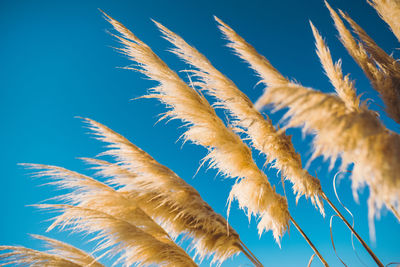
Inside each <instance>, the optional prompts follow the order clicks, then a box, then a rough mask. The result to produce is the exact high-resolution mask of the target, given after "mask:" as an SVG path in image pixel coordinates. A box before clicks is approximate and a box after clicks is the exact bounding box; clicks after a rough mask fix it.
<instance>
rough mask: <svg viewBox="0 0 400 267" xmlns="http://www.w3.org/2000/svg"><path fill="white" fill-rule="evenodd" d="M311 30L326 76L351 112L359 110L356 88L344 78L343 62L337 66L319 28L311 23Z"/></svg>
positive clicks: (347, 78) (347, 77) (337, 63)
mask: <svg viewBox="0 0 400 267" xmlns="http://www.w3.org/2000/svg"><path fill="white" fill-rule="evenodd" d="M310 25H311V29H312V32H313V35H314V38H315V45H316V47H317V55H318V57H319V59H320V61H321V64H322V67H323V68H324V70H325V74H326V76H327V77H328V78H329V80H330V82H331V83H332V85H333V87H334V88H335V91H336V93H337V95H338V96H339V97H340V98H341V99H342V100H343V102H344V103H345V104H346V107H347V108H348V109H350V110H353V109H358V107H359V105H360V103H359V99H358V98H357V95H356V89H355V88H354V82H353V81H351V80H350V79H349V76H348V75H346V76H344V77H343V73H342V66H341V61H340V60H339V61H338V62H336V63H335V64H334V63H333V61H332V57H331V52H330V51H329V48H328V46H327V45H326V44H325V41H324V40H323V39H322V37H321V35H320V34H319V32H318V30H317V28H315V26H314V25H313V24H312V22H311V21H310Z"/></svg>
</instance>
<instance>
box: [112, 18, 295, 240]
mask: <svg viewBox="0 0 400 267" xmlns="http://www.w3.org/2000/svg"><path fill="white" fill-rule="evenodd" d="M106 16H107V15H106ZM107 19H108V21H109V22H110V23H111V24H112V25H113V26H114V28H115V29H116V30H117V31H118V32H119V33H120V34H121V35H122V37H119V36H117V38H118V39H119V40H120V41H121V43H122V45H123V48H121V49H120V51H121V52H122V53H123V54H125V55H127V56H128V57H129V58H130V59H131V60H133V61H135V62H137V63H139V64H141V65H140V67H141V69H140V70H139V71H141V72H142V73H144V74H145V75H146V76H147V77H149V78H151V79H153V80H156V81H158V82H159V83H160V85H159V86H157V87H155V88H153V89H152V90H151V92H152V93H151V94H150V95H148V96H147V97H152V98H157V99H159V100H160V101H161V102H162V103H164V104H166V105H167V106H168V107H169V108H170V110H169V111H168V112H167V113H166V114H165V117H170V118H172V119H180V120H181V121H183V122H184V123H185V125H186V126H187V127H188V130H187V131H186V132H185V133H184V135H183V137H184V139H185V140H191V141H192V142H193V143H195V144H199V145H202V146H204V147H207V148H208V150H209V154H208V155H207V156H206V157H205V158H204V160H205V161H207V160H210V164H209V166H210V167H213V168H217V169H219V171H220V172H222V173H223V174H224V175H225V176H227V177H232V178H236V179H237V182H236V183H235V185H234V186H233V188H232V190H231V193H230V196H229V199H228V201H229V203H231V201H232V200H234V199H237V200H238V202H239V207H240V208H241V209H247V213H248V216H249V217H251V216H252V215H253V214H254V215H256V216H260V217H262V218H261V220H260V223H259V224H258V230H259V233H260V234H262V232H263V231H264V230H272V231H273V234H274V237H275V239H276V240H277V242H279V238H280V237H281V236H282V235H283V233H284V232H285V231H286V230H287V228H288V222H289V219H290V218H289V212H288V208H287V202H286V199H285V198H284V197H282V196H280V195H279V194H277V193H276V192H275V190H274V189H273V188H272V186H271V185H270V184H269V182H268V179H267V177H266V175H265V174H264V173H262V172H261V171H260V170H259V169H258V167H257V165H256V164H255V163H254V161H253V160H252V157H251V151H250V149H249V148H248V147H247V146H246V145H245V144H244V143H243V142H242V141H241V139H240V138H239V136H237V135H236V134H235V133H234V132H233V131H232V130H231V129H228V128H226V127H225V125H224V123H223V122H222V121H221V120H220V119H219V118H218V116H217V115H216V113H215V111H214V110H213V108H212V107H211V106H210V104H209V103H208V102H207V100H206V99H205V98H204V97H203V96H202V95H200V94H198V93H197V92H196V91H195V90H194V89H192V88H190V87H189V86H188V85H187V84H186V83H185V82H183V81H182V80H181V79H180V78H179V76H178V75H177V74H176V73H175V72H173V71H172V70H170V69H169V68H168V66H167V65H166V64H165V63H164V62H163V61H162V60H161V59H160V58H158V57H157V56H156V55H155V54H154V53H153V51H152V50H151V49H150V48H149V47H148V46H147V45H146V44H144V43H143V42H142V41H140V40H139V39H138V38H137V37H136V36H135V35H133V33H131V32H130V31H129V30H128V29H126V28H125V27H124V26H122V24H121V23H119V22H117V21H115V20H114V19H112V18H111V17H109V16H107ZM228 212H229V208H228Z"/></svg>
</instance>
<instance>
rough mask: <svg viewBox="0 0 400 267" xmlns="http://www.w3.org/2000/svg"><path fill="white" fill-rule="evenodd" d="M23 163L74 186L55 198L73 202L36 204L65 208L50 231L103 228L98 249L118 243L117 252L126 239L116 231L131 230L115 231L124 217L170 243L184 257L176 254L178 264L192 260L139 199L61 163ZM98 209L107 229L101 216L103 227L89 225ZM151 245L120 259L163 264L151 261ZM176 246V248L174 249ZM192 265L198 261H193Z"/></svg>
mask: <svg viewBox="0 0 400 267" xmlns="http://www.w3.org/2000/svg"><path fill="white" fill-rule="evenodd" d="M24 165H25V166H26V167H28V168H30V169H40V170H42V171H39V172H37V173H35V176H36V177H43V176H48V177H50V179H52V180H53V181H52V182H49V184H52V185H56V186H58V187H59V188H60V189H72V190H73V191H72V192H71V193H67V194H64V195H61V196H58V197H56V198H55V199H58V200H62V201H63V202H64V203H71V204H72V205H69V204H68V205H61V204H60V205H50V204H40V205H37V207H39V208H44V209H47V208H49V209H56V210H62V211H64V213H63V214H61V215H59V216H57V217H56V218H55V220H54V222H53V223H52V224H51V225H50V226H49V228H48V231H50V230H52V229H53V228H55V227H57V226H60V228H61V229H63V228H65V227H70V229H71V230H78V231H81V232H87V233H95V232H99V231H100V232H101V233H100V234H99V235H98V236H96V237H95V238H94V239H100V240H101V241H102V242H101V245H100V246H99V250H105V249H108V248H110V247H111V246H113V245H116V244H119V245H118V246H117V247H116V248H115V249H114V248H110V252H112V253H115V254H113V255H116V254H118V253H120V252H121V251H122V250H123V246H122V245H121V244H122V243H121V242H123V241H124V239H122V238H120V239H118V240H119V241H116V239H113V238H114V235H121V236H124V235H125V234H128V233H126V232H118V233H117V232H116V230H117V229H118V227H119V226H118V225H119V224H120V223H119V221H121V222H124V223H126V224H128V225H130V226H132V227H133V228H137V229H138V230H139V231H140V232H141V235H148V236H149V237H148V239H151V238H152V239H155V240H157V242H159V243H162V244H164V243H165V244H166V246H169V247H170V250H172V254H174V253H175V254H177V255H178V254H179V255H180V256H179V257H182V259H178V258H179V257H178V258H177V260H178V261H177V264H178V263H179V262H181V261H182V260H183V259H184V258H185V257H186V258H187V259H186V260H187V262H188V263H190V264H192V263H193V261H192V260H191V259H190V257H189V256H188V255H187V254H186V253H185V252H184V251H183V250H182V249H181V248H179V247H178V246H177V245H176V244H175V243H174V242H173V241H172V239H171V238H170V237H169V235H168V234H167V233H166V232H165V231H164V229H162V228H161V227H160V226H159V225H158V224H156V223H155V222H154V221H153V220H152V219H151V218H150V217H149V216H148V215H147V214H146V213H145V212H144V211H143V210H142V209H141V208H140V207H139V206H137V204H136V203H134V202H133V201H131V200H128V199H127V198H126V197H125V196H124V195H123V194H121V193H119V192H117V191H115V190H114V189H113V188H111V187H109V186H108V185H106V184H104V183H102V182H100V181H97V180H95V179H93V178H91V177H88V176H85V175H82V174H80V173H77V172H73V171H70V170H67V169H64V168H61V167H56V166H49V165H40V164H24ZM80 210H81V211H82V213H83V214H86V213H85V212H86V211H87V212H88V214H89V215H88V216H89V217H85V215H82V216H80V215H79V211H80ZM96 212H97V213H98V214H100V215H99V216H100V217H101V216H103V219H104V220H105V222H104V229H102V228H101V227H102V225H101V219H99V220H100V221H99V225H98V226H96V227H100V228H93V227H92V226H90V225H91V224H92V223H93V224H95V221H96V218H94V217H96V215H93V214H94V213H96ZM85 220H87V221H85ZM113 220H114V221H116V226H115V227H116V228H110V229H108V228H107V226H110V227H112V226H113ZM79 223H83V224H85V223H86V224H88V225H89V226H86V228H84V226H82V227H83V228H80V226H77V225H76V224H79ZM96 229H97V230H96ZM99 229H100V230H99ZM113 229H114V230H115V231H114V232H113V231H112V230H113ZM122 229H125V230H126V231H129V227H127V226H123V227H122ZM148 245H150V243H147V244H143V245H140V246H137V248H136V250H137V251H136V252H130V251H125V252H124V254H125V256H121V257H120V258H119V259H118V261H124V262H125V264H127V265H131V264H132V263H133V260H134V259H135V257H137V262H138V263H139V264H142V263H143V265H146V264H150V263H159V264H161V262H160V261H159V260H157V261H152V258H151V255H150V252H151V251H152V248H146V246H148ZM160 246H161V245H160ZM134 247H135V245H132V246H131V248H130V249H135V248H134ZM173 250H176V251H175V252H174V251H173ZM132 253H133V254H132ZM128 254H132V255H130V256H129V257H128V256H126V255H128ZM164 256H167V255H164ZM188 259H190V260H188ZM174 260H175V259H174V256H173V255H172V258H171V259H168V258H165V259H164V262H165V263H162V264H164V265H165V264H167V263H168V262H170V263H169V264H173V263H174ZM166 266H169V265H166ZM182 266H184V265H182ZM189 266H196V265H195V264H194V263H193V264H192V265H189Z"/></svg>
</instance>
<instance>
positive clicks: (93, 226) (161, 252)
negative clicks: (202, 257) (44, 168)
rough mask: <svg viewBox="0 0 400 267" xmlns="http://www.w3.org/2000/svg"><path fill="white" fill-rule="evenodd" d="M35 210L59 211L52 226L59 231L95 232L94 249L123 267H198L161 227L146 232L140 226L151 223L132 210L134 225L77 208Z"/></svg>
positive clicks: (61, 206)
mask: <svg viewBox="0 0 400 267" xmlns="http://www.w3.org/2000/svg"><path fill="white" fill-rule="evenodd" d="M38 207H39V208H42V209H47V210H53V211H60V212H62V214H61V215H59V216H56V217H55V222H54V223H53V226H54V227H55V226H58V227H59V228H60V229H68V230H70V231H72V232H80V233H85V234H92V233H95V234H96V237H95V238H94V239H92V240H97V241H98V242H99V243H98V245H97V250H108V251H107V253H109V254H111V255H112V256H115V255H118V259H117V260H116V262H115V264H118V263H120V262H123V264H124V265H125V266H131V265H134V264H136V265H137V266H150V265H152V264H157V265H158V266H171V267H172V266H182V267H183V266H197V265H196V264H195V263H194V262H193V260H192V259H191V258H190V257H189V255H187V254H186V252H185V251H184V250H183V249H181V248H180V247H178V246H177V245H176V244H175V243H174V242H173V241H172V240H171V239H170V238H169V236H168V234H167V233H166V232H164V231H163V230H162V229H161V228H160V227H159V229H160V231H159V232H158V233H157V234H158V236H155V235H152V234H149V233H148V232H146V231H147V227H143V225H149V224H151V223H150V221H148V217H147V218H145V217H143V216H140V215H138V216H137V214H136V212H137V210H132V211H131V216H130V217H131V218H132V217H137V218H135V221H136V223H138V225H134V224H132V223H130V222H129V221H127V220H124V218H117V217H115V216H112V215H110V214H107V213H104V212H101V211H98V210H93V209H89V208H84V207H79V206H73V205H66V204H40V205H38ZM127 216H129V215H128V214H127ZM153 224H155V223H154V222H153ZM153 228H154V229H155V228H157V227H153ZM153 234H154V233H153Z"/></svg>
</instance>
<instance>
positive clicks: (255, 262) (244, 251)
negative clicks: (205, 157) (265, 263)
mask: <svg viewBox="0 0 400 267" xmlns="http://www.w3.org/2000/svg"><path fill="white" fill-rule="evenodd" d="M240 249H241V251H242V252H243V254H244V255H246V257H247V258H248V259H249V260H251V262H252V263H253V264H254V266H256V267H261V266H262V265H260V263H259V262H258V261H256V260H255V259H254V258H253V257H252V256H251V255H250V254H249V253H248V252H247V251H246V249H245V248H244V247H243V246H242V245H241V246H240Z"/></svg>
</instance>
